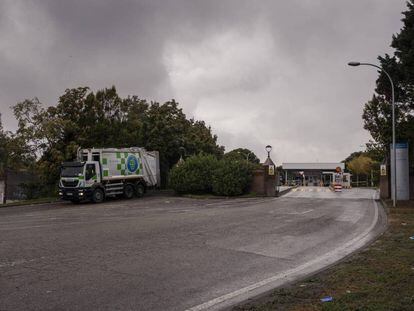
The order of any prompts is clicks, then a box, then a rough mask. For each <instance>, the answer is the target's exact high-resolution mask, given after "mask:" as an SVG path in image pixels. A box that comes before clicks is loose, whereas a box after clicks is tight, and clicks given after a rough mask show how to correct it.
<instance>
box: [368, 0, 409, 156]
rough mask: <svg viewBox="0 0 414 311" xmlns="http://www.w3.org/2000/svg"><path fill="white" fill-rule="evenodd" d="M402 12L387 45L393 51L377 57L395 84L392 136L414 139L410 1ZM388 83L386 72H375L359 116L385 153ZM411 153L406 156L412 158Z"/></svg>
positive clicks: (388, 138) (388, 120) (388, 133)
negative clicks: (396, 30)
mask: <svg viewBox="0 0 414 311" xmlns="http://www.w3.org/2000/svg"><path fill="white" fill-rule="evenodd" d="M407 7H408V10H407V11H405V12H403V13H402V14H403V16H404V17H403V19H402V22H403V28H402V29H401V31H400V33H399V34H397V35H394V36H393V38H392V43H391V46H392V47H393V48H394V49H395V51H394V55H393V56H390V55H388V54H386V55H385V56H379V57H378V60H379V62H380V65H381V67H382V68H384V69H385V70H386V71H387V72H388V73H389V74H390V75H391V77H392V79H393V82H394V85H395V101H396V139H397V141H408V142H409V143H410V144H411V146H412V145H413V143H414V129H413V128H414V125H413V124H414V1H413V0H409V1H408V2H407ZM390 101H391V86H390V83H389V80H388V78H387V76H386V75H385V74H384V73H383V72H379V77H378V79H377V81H376V89H375V94H374V95H373V98H372V99H371V100H370V101H369V102H367V103H366V104H365V108H364V113H363V120H364V128H365V129H367V130H368V131H369V132H370V133H371V136H372V138H373V140H374V141H372V142H370V143H371V144H372V145H375V146H376V148H377V149H381V150H382V151H383V153H384V152H385V153H386V154H389V146H390V143H391V137H392V130H391V128H392V127H391V126H392V117H391V104H390ZM411 153H412V155H414V153H413V148H411ZM413 158H414V157H413V156H410V159H411V160H413Z"/></svg>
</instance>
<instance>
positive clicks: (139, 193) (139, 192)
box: [135, 184, 145, 198]
mask: <svg viewBox="0 0 414 311" xmlns="http://www.w3.org/2000/svg"><path fill="white" fill-rule="evenodd" d="M135 192H136V194H137V197H138V198H140V197H143V196H144V193H145V187H144V185H143V184H137V186H136V188H135Z"/></svg>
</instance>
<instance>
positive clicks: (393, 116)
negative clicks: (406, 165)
mask: <svg viewBox="0 0 414 311" xmlns="http://www.w3.org/2000/svg"><path fill="white" fill-rule="evenodd" d="M348 65H349V66H354V67H356V66H362V65H363V66H371V67H375V68H378V69H379V70H381V71H382V72H383V73H385V75H386V76H387V77H388V80H390V83H391V103H392V153H393V157H394V159H393V161H392V163H391V165H392V166H393V167H394V178H393V179H394V180H393V183H394V191H393V200H392V203H393V204H392V205H393V207H396V203H397V202H396V201H397V157H396V156H397V152H396V149H397V148H396V145H395V95H394V82H393V81H392V79H391V76H390V74H389V73H388V72H387V71H386V70H385V69H384V68H382V67H380V66H377V65H374V64H371V63H360V62H349V63H348Z"/></svg>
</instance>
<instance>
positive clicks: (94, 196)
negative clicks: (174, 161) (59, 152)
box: [59, 147, 160, 203]
mask: <svg viewBox="0 0 414 311" xmlns="http://www.w3.org/2000/svg"><path fill="white" fill-rule="evenodd" d="M159 185H160V165H159V153H158V151H147V150H145V148H140V147H130V148H92V149H78V152H77V159H76V161H73V162H63V163H62V165H61V170H60V180H59V196H60V198H61V199H63V200H68V201H72V202H74V203H78V202H80V201H85V200H89V201H92V202H94V203H100V202H103V201H104V200H105V198H107V197H116V196H123V197H125V198H127V199H131V198H133V197H134V196H137V197H141V196H143V195H144V193H145V192H146V191H147V189H149V188H154V187H159Z"/></svg>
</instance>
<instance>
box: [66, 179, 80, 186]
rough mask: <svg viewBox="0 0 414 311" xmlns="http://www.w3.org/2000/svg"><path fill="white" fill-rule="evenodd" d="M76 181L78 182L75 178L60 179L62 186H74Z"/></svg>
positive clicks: (76, 183)
mask: <svg viewBox="0 0 414 311" xmlns="http://www.w3.org/2000/svg"><path fill="white" fill-rule="evenodd" d="M78 183H79V181H78V180H75V181H67V180H62V185H63V187H76V186H77V185H78Z"/></svg>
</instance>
